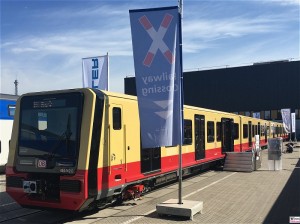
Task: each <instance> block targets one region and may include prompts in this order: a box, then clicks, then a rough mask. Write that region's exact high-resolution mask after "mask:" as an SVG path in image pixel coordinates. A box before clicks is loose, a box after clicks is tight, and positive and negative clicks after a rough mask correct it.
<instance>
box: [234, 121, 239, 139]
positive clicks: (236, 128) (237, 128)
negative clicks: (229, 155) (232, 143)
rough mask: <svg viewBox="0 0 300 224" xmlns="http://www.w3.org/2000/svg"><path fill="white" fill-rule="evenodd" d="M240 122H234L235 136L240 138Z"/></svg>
mask: <svg viewBox="0 0 300 224" xmlns="http://www.w3.org/2000/svg"><path fill="white" fill-rule="evenodd" d="M239 137H240V136H239V124H238V123H234V124H233V138H234V139H239Z"/></svg>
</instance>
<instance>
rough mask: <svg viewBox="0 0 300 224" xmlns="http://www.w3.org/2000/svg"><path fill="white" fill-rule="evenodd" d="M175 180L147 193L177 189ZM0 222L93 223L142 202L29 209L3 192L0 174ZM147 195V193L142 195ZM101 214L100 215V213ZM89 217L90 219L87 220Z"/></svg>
mask: <svg viewBox="0 0 300 224" xmlns="http://www.w3.org/2000/svg"><path fill="white" fill-rule="evenodd" d="M215 175H218V172H215V171H214V170H209V171H204V172H202V173H200V175H199V174H195V175H191V176H188V177H185V178H184V181H188V180H191V179H193V178H195V177H197V176H201V177H203V178H210V177H212V176H215ZM176 184H177V182H176V181H173V182H172V183H168V184H163V185H161V186H159V187H157V188H155V189H153V190H152V191H150V192H149V193H155V194H156V193H157V194H159V191H161V190H162V189H164V188H166V187H169V188H172V189H174V191H176V190H177V188H176ZM0 187H1V192H0V202H1V203H0V223H5V224H18V223H20V224H21V223H22V224H27V223H28V224H29V223H39V224H58V223H66V222H73V221H75V222H76V220H83V219H84V220H85V221H84V223H95V219H94V218H91V219H90V217H95V216H97V214H100V213H101V214H102V213H105V211H109V210H112V209H116V210H117V211H118V210H119V211H122V210H124V209H128V208H132V207H134V206H138V205H139V204H141V203H143V200H138V201H134V200H130V201H124V202H123V203H122V204H121V205H116V204H112V205H110V206H106V207H105V208H102V209H94V210H92V211H84V212H81V213H74V212H70V211H62V210H39V209H29V208H23V207H21V206H20V205H18V204H17V203H16V202H14V201H13V199H11V198H10V197H9V195H8V194H7V193H6V192H5V176H4V175H0ZM144 197H147V194H145V195H144ZM100 216H101V215H100ZM89 219H90V221H88V220H89Z"/></svg>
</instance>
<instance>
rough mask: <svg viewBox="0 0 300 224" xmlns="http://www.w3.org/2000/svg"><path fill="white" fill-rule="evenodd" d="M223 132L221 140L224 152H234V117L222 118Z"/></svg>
mask: <svg viewBox="0 0 300 224" xmlns="http://www.w3.org/2000/svg"><path fill="white" fill-rule="evenodd" d="M221 123H222V134H221V142H222V153H225V152H233V151H234V150H233V145H234V142H233V119H229V118H222V119H221Z"/></svg>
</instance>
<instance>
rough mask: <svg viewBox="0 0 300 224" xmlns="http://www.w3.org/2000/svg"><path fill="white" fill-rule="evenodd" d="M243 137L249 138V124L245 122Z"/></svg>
mask: <svg viewBox="0 0 300 224" xmlns="http://www.w3.org/2000/svg"><path fill="white" fill-rule="evenodd" d="M243 138H248V124H243Z"/></svg>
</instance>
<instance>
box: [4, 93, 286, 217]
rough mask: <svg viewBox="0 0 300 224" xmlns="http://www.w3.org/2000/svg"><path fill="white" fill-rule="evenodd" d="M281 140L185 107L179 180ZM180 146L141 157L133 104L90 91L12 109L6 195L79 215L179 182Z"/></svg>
mask: <svg viewBox="0 0 300 224" xmlns="http://www.w3.org/2000/svg"><path fill="white" fill-rule="evenodd" d="M254 135H260V137H261V138H260V139H261V140H260V143H261V146H265V145H266V144H267V139H268V138H270V137H278V136H282V137H286V136H285V134H284V133H283V127H282V124H281V123H275V122H270V121H266V120H261V119H255V118H250V117H245V116H240V115H235V114H231V113H225V112H220V111H214V110H208V109H203V108H197V107H192V106H185V107H184V144H183V146H182V166H183V176H184V175H188V174H190V173H192V172H195V171H198V170H201V169H204V168H207V167H208V166H211V165H214V164H216V163H217V162H219V161H222V160H223V159H224V157H225V155H226V152H232V151H235V152H241V151H248V150H251V149H252V145H253V141H254ZM178 151H179V148H178V146H175V147H159V148H151V149H143V148H142V147H141V141H140V124H139V115H138V105H137V100H136V97H132V96H128V95H123V94H116V93H111V92H106V91H100V90H94V89H74V90H60V91H51V92H41V93H29V94H25V95H23V96H21V97H20V98H19V99H18V101H17V109H16V113H15V120H14V124H13V131H12V138H11V143H10V152H9V158H8V163H7V166H6V191H7V193H8V194H9V195H10V196H11V197H12V198H13V199H14V200H15V201H16V202H17V203H19V204H20V205H22V206H34V207H42V208H59V209H67V210H74V211H81V210H84V209H87V208H90V207H93V206H101V205H105V204H106V203H109V202H112V201H114V200H117V199H124V198H125V197H127V196H128V193H132V194H133V196H134V194H136V193H141V192H142V191H147V190H149V189H151V188H152V187H155V186H157V185H160V184H162V183H166V182H168V181H170V180H176V179H177V178H178V172H177V169H178Z"/></svg>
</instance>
